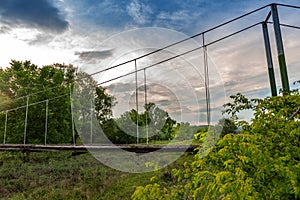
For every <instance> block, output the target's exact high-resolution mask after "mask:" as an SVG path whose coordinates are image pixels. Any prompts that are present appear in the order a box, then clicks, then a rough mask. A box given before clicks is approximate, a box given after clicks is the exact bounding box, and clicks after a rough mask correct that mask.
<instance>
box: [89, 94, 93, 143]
mask: <svg viewBox="0 0 300 200" xmlns="http://www.w3.org/2000/svg"><path fill="white" fill-rule="evenodd" d="M93 110H94V109H93V100H92V99H91V124H90V125H91V135H90V143H91V144H93Z"/></svg>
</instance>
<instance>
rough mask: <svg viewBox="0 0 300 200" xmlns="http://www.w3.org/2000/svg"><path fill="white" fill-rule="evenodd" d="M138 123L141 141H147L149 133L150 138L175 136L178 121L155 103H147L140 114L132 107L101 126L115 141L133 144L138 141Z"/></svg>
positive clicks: (166, 138) (160, 138)
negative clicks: (175, 126)
mask: <svg viewBox="0 0 300 200" xmlns="http://www.w3.org/2000/svg"><path fill="white" fill-rule="evenodd" d="M137 123H138V131H139V142H141V143H143V142H146V140H147V134H148V139H149V140H169V139H172V138H173V137H174V125H175V123H176V121H175V120H173V119H171V118H170V117H169V114H168V113H167V112H166V111H164V110H162V109H160V108H159V107H158V106H156V105H155V104H154V103H149V104H146V105H145V111H144V112H143V113H139V114H138V113H137V112H136V110H134V109H132V110H131V111H126V112H125V113H123V114H122V115H121V116H120V117H119V118H116V119H109V120H106V121H104V122H103V124H102V126H101V128H102V130H103V131H104V133H105V134H106V136H107V137H108V138H109V140H110V141H112V142H113V143H116V144H132V143H136V141H137V137H136V131H137V126H136V124H137Z"/></svg>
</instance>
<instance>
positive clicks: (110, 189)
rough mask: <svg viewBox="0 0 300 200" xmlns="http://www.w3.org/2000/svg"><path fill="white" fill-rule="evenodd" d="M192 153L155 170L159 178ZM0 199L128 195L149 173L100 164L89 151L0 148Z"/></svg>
mask: <svg viewBox="0 0 300 200" xmlns="http://www.w3.org/2000/svg"><path fill="white" fill-rule="evenodd" d="M191 158H192V155H190V154H185V155H183V156H182V157H181V158H180V159H179V160H178V161H176V163H173V164H172V165H171V166H169V167H168V168H166V169H162V170H160V171H158V172H156V173H157V174H158V176H160V177H161V178H162V179H167V178H164V177H165V176H167V175H166V174H168V173H169V171H170V169H171V168H174V167H180V166H181V165H182V164H183V163H184V162H186V161H188V160H190V159H191ZM0 165H1V167H0V198H1V199H32V200H36V199H103V200H106V199H112V200H113V199H115V200H119V199H124V200H126V199H130V197H131V195H132V193H133V192H134V190H135V188H136V187H138V186H141V185H146V184H147V183H149V182H150V181H149V180H150V178H151V177H152V176H153V173H143V174H130V173H125V172H120V171H117V170H114V169H111V168H109V167H106V166H104V165H102V164H101V163H100V162H99V161H97V160H96V159H95V158H94V157H92V155H91V154H81V155H77V156H72V155H71V152H62V151H60V152H37V153H34V152H31V153H30V154H29V155H26V154H24V153H21V152H0Z"/></svg>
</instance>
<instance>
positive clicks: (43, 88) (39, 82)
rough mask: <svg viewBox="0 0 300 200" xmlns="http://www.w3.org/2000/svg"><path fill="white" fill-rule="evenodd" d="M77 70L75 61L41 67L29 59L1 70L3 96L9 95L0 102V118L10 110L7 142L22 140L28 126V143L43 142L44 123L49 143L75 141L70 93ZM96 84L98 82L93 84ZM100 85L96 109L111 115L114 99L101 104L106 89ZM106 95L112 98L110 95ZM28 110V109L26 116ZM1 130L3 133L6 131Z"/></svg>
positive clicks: (15, 62) (0, 125)
mask: <svg viewBox="0 0 300 200" xmlns="http://www.w3.org/2000/svg"><path fill="white" fill-rule="evenodd" d="M75 71H76V68H75V67H74V66H72V65H64V64H53V65H47V66H43V67H38V66H37V65H34V64H32V63H31V62H30V61H25V62H20V61H15V60H13V61H11V63H10V67H8V68H6V69H1V70H0V94H1V95H0V98H2V99H3V98H4V99H6V102H7V103H5V104H3V105H1V109H2V110H1V111H2V112H1V115H0V118H1V119H2V121H3V122H4V121H5V117H6V116H5V115H6V110H9V111H8V123H7V138H6V142H7V143H23V142H24V141H23V140H24V135H25V134H24V133H25V130H26V138H25V142H26V143H31V144H32V143H33V144H43V143H44V140H45V133H46V128H45V127H47V138H46V139H47V143H50V144H51V143H70V142H71V141H72V135H73V131H72V123H73V122H72V116H71V101H70V93H72V92H73V90H74V88H73V87H74V83H75V78H76V77H75ZM78 80H79V79H77V81H78ZM94 83H95V81H94ZM93 87H96V85H95V84H94V85H93ZM97 88H98V92H97V95H95V96H94V98H96V99H97V98H99V100H97V102H98V104H96V105H97V106H98V107H97V110H96V111H95V112H97V113H102V114H101V116H102V117H104V116H105V115H106V114H107V115H109V113H110V112H109V108H110V107H111V106H112V103H108V105H104V106H102V107H99V104H101V103H103V102H102V101H101V100H100V98H104V96H105V95H106V93H105V89H103V88H101V87H97ZM89 89H90V88H89V87H82V90H85V92H89ZM70 90H71V91H70ZM107 99H110V100H112V99H113V98H112V97H110V96H108V97H107ZM94 102H95V101H94ZM1 103H3V102H2V101H1ZM27 103H28V105H29V106H28V109H27ZM74 103H76V102H74ZM104 103H107V101H104ZM89 108H90V107H89ZM46 109H48V112H47V126H46ZM26 110H27V111H28V112H27V117H26ZM102 111H103V112H102ZM103 113H104V114H103ZM26 118H27V121H26V122H27V124H26V127H25V119H26ZM0 127H1V129H2V130H4V123H3V124H0ZM1 133H2V134H3V131H1ZM1 133H0V134H1ZM2 136H3V135H2ZM2 138H3V137H1V138H0V140H1V139H2Z"/></svg>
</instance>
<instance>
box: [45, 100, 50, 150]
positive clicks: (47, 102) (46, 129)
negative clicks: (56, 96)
mask: <svg viewBox="0 0 300 200" xmlns="http://www.w3.org/2000/svg"><path fill="white" fill-rule="evenodd" d="M48 104H49V100H48V99H47V100H46V119H45V145H46V144H47V135H48Z"/></svg>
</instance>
